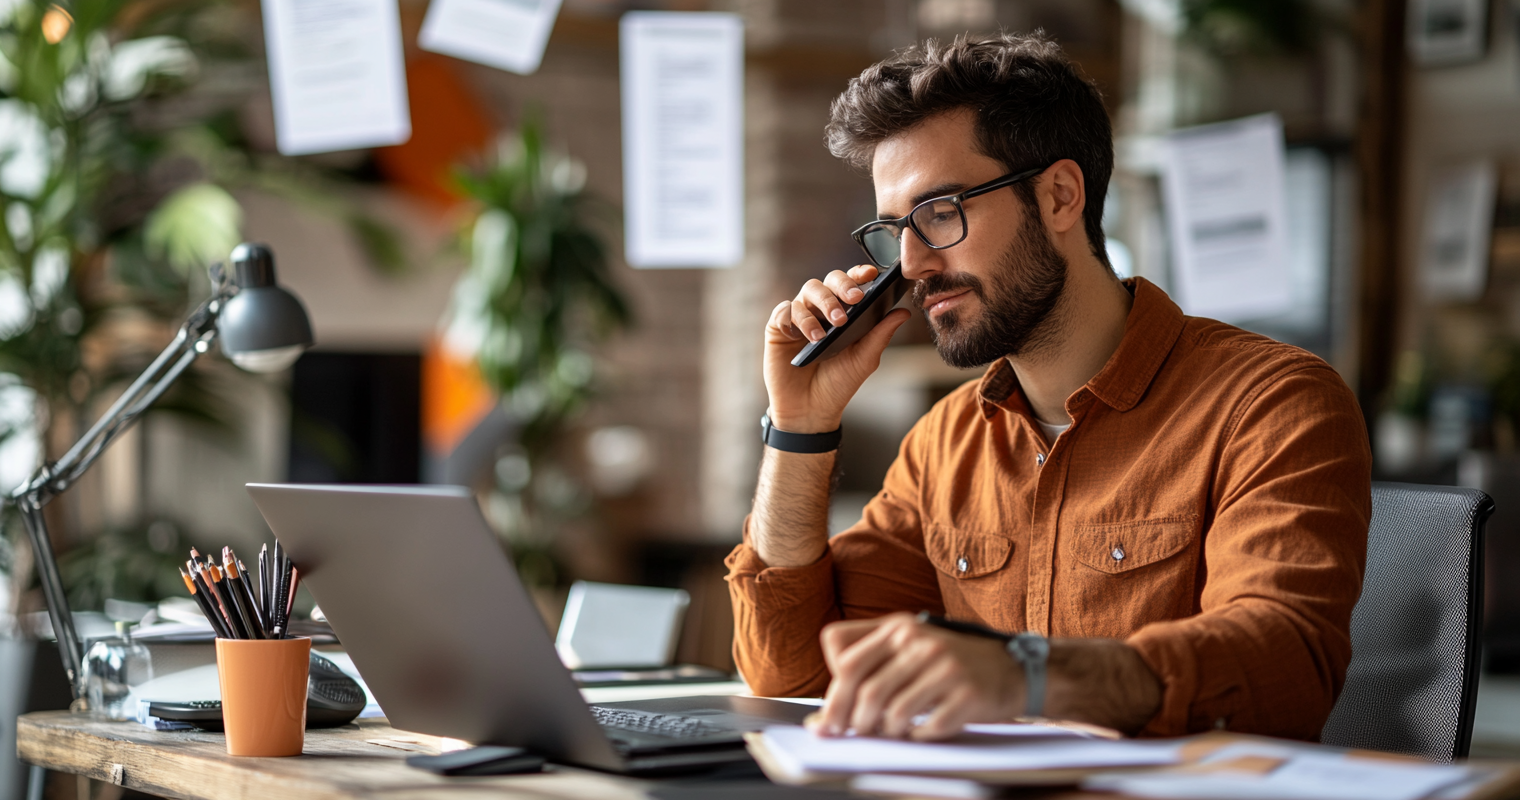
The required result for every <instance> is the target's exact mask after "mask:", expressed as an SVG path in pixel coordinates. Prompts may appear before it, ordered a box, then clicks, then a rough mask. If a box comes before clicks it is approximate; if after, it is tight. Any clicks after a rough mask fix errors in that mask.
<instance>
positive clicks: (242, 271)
mask: <svg viewBox="0 0 1520 800" xmlns="http://www.w3.org/2000/svg"><path fill="white" fill-rule="evenodd" d="M232 265H233V269H234V270H235V273H236V274H235V276H234V277H233V278H232V279H229V277H228V275H227V273H226V270H224V269H223V268H222V265H221V264H220V263H217V264H213V265H212V266H211V270H210V272H211V297H210V298H209V299H208V300H206V302H204V303H202V304H201V306H200V307H199V308H197V309H195V311H194V312H192V313H191V314H190V317H189V319H187V320H186V321H185V324H184V325H182V326H181V327H180V329H179V333H178V334H177V335H176V336H175V337H174V341H172V342H170V343H169V346H168V347H166V348H164V351H163V352H162V353H160V354H159V355H158V357H157V358H155V359H154V360H153V363H152V364H149V365H148V368H147V370H145V371H144V372H143V374H142V375H140V376H138V378H137V380H135V381H133V382H132V385H131V386H128V387H127V390H126V391H125V392H123V393H122V395H121V397H120V398H119V399H117V401H116V402H115V403H113V404H112V405H111V407H110V408H109V409H108V410H107V411H106V413H105V414H104V415H102V416H101V418H100V419H99V420H98V421H96V423H95V425H94V426H93V427H91V428H90V429H89V430H88V431H87V432H85V434H84V436H82V437H80V439H79V441H78V442H76V443H75V444H74V446H73V447H71V448H69V451H68V452H67V453H64V454H63V457H62V458H60V459H58V460H57V461H55V462H52V463H49V464H43V465H42V466H41V467H40V468H38V470H37V472H36V474H34V475H33V476H32V478H31V479H30V480H28V481H26V482H25V483H23V484H21V486H20V487H18V488H17V489H16V490H15V491H14V492H13V493H12V494H11V495H10V497H9V498H7V499H8V500H9V502H11V503H14V504H15V506H16V508H17V510H19V511H20V512H21V519H22V521H23V522H24V523H25V525H26V532H27V536H28V537H29V538H30V539H31V542H32V552H33V554H34V556H35V557H36V560H37V573H38V577H39V578H40V579H41V580H42V592H43V595H44V597H45V598H46V600H47V608H48V617H49V618H50V619H51V620H52V622H53V634H54V635H55V636H56V637H57V638H58V654H59V656H60V657H61V658H62V659H63V669H64V672H65V673H66V674H67V676H68V679H69V685H70V686H71V687H73V689H74V696H75V697H76V698H77V697H83V696H84V688H85V687H84V685H83V683H82V675H81V672H82V670H81V669H80V666H81V663H82V661H83V655H82V653H83V649H84V648H83V643H81V642H80V641H79V637H78V635H77V634H76V633H75V631H74V618H73V616H72V614H71V612H70V610H69V601H68V598H67V596H66V595H65V594H64V591H63V582H62V580H61V579H60V577H59V574H58V562H57V561H55V560H54V558H53V548H52V543H51V540H50V539H49V536H48V530H47V522H46V520H44V519H43V514H42V508H43V506H46V505H47V504H48V502H49V501H51V500H52V499H53V498H55V497H57V496H58V495H60V494H63V493H64V492H65V491H67V490H68V488H69V487H70V486H72V485H74V482H75V481H77V480H79V477H80V476H81V475H83V474H84V473H85V472H87V471H88V470H89V469H90V466H91V465H92V464H94V463H95V460H96V459H98V458H99V457H100V454H101V453H103V452H104V451H105V449H106V448H107V447H109V446H110V445H111V443H112V442H113V441H115V440H116V438H117V437H118V436H120V435H121V434H123V433H125V432H126V431H127V430H128V429H129V428H131V427H132V424H133V423H134V422H136V421H137V419H138V418H139V417H140V416H142V414H143V412H145V411H147V410H148V407H149V406H151V405H153V403H154V401H156V400H158V398H159V396H161V395H162V394H163V393H164V391H165V390H167V389H168V388H169V386H170V385H172V384H173V383H174V381H175V380H176V379H178V378H179V376H180V375H181V374H183V373H184V371H185V370H186V369H187V368H188V367H189V366H190V365H191V364H192V363H194V362H195V360H196V359H197V358H199V357H200V356H201V355H202V354H204V353H205V352H207V351H208V350H210V349H211V344H212V343H213V342H215V341H216V339H217V337H218V335H220V336H221V340H222V352H223V353H225V354H226V355H227V357H228V358H230V359H232V363H234V364H236V365H237V366H239V367H241V368H243V369H245V370H249V371H251V372H276V371H278V370H282V369H285V368H286V367H288V366H290V365H291V364H294V363H295V361H296V359H297V358H300V356H301V352H302V351H303V350H305V349H306V348H308V347H310V346H311V344H312V336H311V321H310V320H309V319H307V316H306V309H305V308H303V307H302V306H301V301H300V300H297V299H296V297H295V295H293V294H291V293H290V292H287V291H285V290H284V289H282V288H280V287H279V286H278V285H276V284H275V277H274V254H273V253H271V252H270V250H269V248H268V247H265V246H264V245H261V244H249V243H244V244H240V245H238V246H237V248H235V249H234V250H233V251H232Z"/></svg>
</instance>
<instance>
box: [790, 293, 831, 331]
mask: <svg viewBox="0 0 1520 800" xmlns="http://www.w3.org/2000/svg"><path fill="white" fill-rule="evenodd" d="M792 325H794V326H796V328H797V330H798V331H799V332H801V333H802V335H803V336H806V337H807V339H808V341H810V342H816V341H818V340H819V339H822V338H823V336H824V333H825V331H824V327H823V323H821V322H819V321H818V318H817V317H815V316H813V311H812V309H810V308H808V306H807V303H805V302H803V300H802V298H801V297H800V296H799V297H798V298H797V299H795V300H793V301H792Z"/></svg>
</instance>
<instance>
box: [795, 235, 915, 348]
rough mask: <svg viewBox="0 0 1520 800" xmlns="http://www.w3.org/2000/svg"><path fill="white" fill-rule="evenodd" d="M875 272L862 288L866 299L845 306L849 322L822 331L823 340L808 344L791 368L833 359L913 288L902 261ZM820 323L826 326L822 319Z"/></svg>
mask: <svg viewBox="0 0 1520 800" xmlns="http://www.w3.org/2000/svg"><path fill="white" fill-rule="evenodd" d="M877 270H878V271H877V274H876V280H873V281H871V282H870V283H869V284H867V285H866V287H865V293H866V296H865V297H863V298H861V300H860V302H859V303H856V304H855V305H853V306H845V316H846V317H848V319H846V320H845V321H844V322H843V323H840V324H839V325H836V326H833V327H828V328H825V333H824V335H823V338H822V339H819V340H818V341H816V342H808V344H807V347H804V348H802V352H800V353H798V354H797V356H796V357H795V358H793V359H792V366H794V367H805V366H807V365H809V364H811V363H813V362H814V361H817V360H818V359H819V357H821V356H824V355H827V356H828V357H830V358H832V357H834V356H836V355H838V354H839V353H840V351H842V350H844V349H845V348H846V347H849V346H850V345H852V344H854V343H855V342H857V341H859V340H860V338H861V337H862V336H865V335H866V334H867V333H869V332H870V330H871V329H872V328H874V327H876V323H878V322H881V320H882V318H883V317H885V316H886V315H887V312H889V311H891V310H892V309H893V308H895V307H896V306H897V304H898V302H899V301H901V300H902V298H903V295H905V294H907V293H908V289H909V288H910V287H911V286H912V282H911V281H905V280H903V276H902V262H901V261H898V262H897V263H895V264H893V265H892V266H891V267H890V268H888V269H885V270H882V269H881V268H879V267H878V268H877ZM820 322H824V324H825V325H827V324H828V323H827V322H826V321H823V320H820Z"/></svg>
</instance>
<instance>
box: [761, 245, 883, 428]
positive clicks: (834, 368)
mask: <svg viewBox="0 0 1520 800" xmlns="http://www.w3.org/2000/svg"><path fill="white" fill-rule="evenodd" d="M876 274H877V269H876V267H873V266H869V265H863V266H858V267H854V268H852V269H850V270H849V271H848V272H845V271H843V270H834V271H833V272H830V273H829V274H828V276H826V277H825V278H824V279H823V280H821V281H820V280H817V279H813V280H810V281H808V282H807V283H806V284H804V285H803V287H802V291H800V292H798V293H797V297H796V298H794V299H792V300H789V301H787V302H784V303H782V304H781V305H778V306H776V308H775V310H774V311H772V312H771V318H770V322H769V323H768V324H767V325H766V326H765V389H766V391H767V392H768V393H769V394H770V411H769V414H770V418H771V424H773V425H775V426H776V427H777V428H779V429H780V430H783V431H788V432H790V433H826V432H828V431H832V430H834V429H835V428H838V427H839V420H840V418H841V417H842V416H843V415H844V407H845V405H847V404H848V403H849V402H850V398H851V397H854V396H855V392H856V391H858V390H859V389H860V385H861V384H862V383H865V380H866V378H868V377H870V375H871V373H873V372H875V371H876V368H877V367H878V366H880V365H881V354H882V351H884V350H886V348H887V343H888V342H890V341H891V340H892V334H893V333H896V332H897V329H898V328H900V327H902V324H903V323H904V322H907V321H908V317H909V316H911V314H910V313H909V312H908V311H907V309H901V308H899V309H895V310H893V311H892V312H891V313H890V314H888V315H887V316H886V317H885V318H884V319H882V320H881V321H880V322H878V323H876V327H874V328H872V329H871V331H870V332H869V333H867V334H866V335H865V336H864V337H862V338H861V339H860V340H859V341H857V342H855V343H854V344H852V345H850V346H849V347H847V348H845V349H844V350H843V351H842V352H840V353H839V355H837V356H834V357H832V358H828V359H819V360H817V361H814V362H813V363H811V364H809V365H807V366H805V367H794V366H792V359H793V358H794V357H796V355H797V354H798V353H800V352H802V348H804V347H806V346H807V344H808V343H809V342H814V341H817V340H819V339H822V338H823V337H824V334H825V333H826V332H827V331H828V329H829V328H830V327H832V326H834V325H838V324H840V323H843V322H844V321H845V310H846V306H847V305H853V304H855V303H858V302H860V301H861V300H862V299H863V298H864V297H865V290H864V289H863V288H862V287H863V285H864V284H868V283H870V282H871V281H872V280H875V278H876Z"/></svg>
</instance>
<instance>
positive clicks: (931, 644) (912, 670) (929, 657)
mask: <svg viewBox="0 0 1520 800" xmlns="http://www.w3.org/2000/svg"><path fill="white" fill-rule="evenodd" d="M893 651H894V654H893V657H892V658H891V659H889V660H888V661H887V662H886V663H885V664H883V665H882V666H881V668H879V669H877V670H876V671H875V672H873V673H872V674H871V676H870V677H869V678H867V679H866V680H865V681H863V682H862V683H861V685H860V688H858V689H856V690H855V710H854V712H853V713H852V714H851V715H850V726H851V727H853V728H854V729H855V730H856V731H857V732H859V733H868V734H874V733H877V732H878V731H881V730H882V729H883V727H884V726H883V725H882V723H883V722H884V719H883V712H885V711H886V709H887V707H888V706H889V705H891V704H892V702H893V701H894V700H896V698H897V695H898V694H899V693H900V692H901V691H902V690H903V688H904V687H906V686H908V685H909V684H910V683H912V682H913V680H914V678H916V677H918V676H919V674H920V673H922V672H923V671H924V670H925V668H926V667H928V666H930V665H931V664H933V663H934V662H935V661H936V660H937V659H939V658H941V657H943V656H944V655H945V645H944V642H942V641H940V640H939V639H936V638H928V637H925V638H918V639H915V640H913V641H912V642H910V643H909V644H908V645H907V646H906V647H894V648H893Z"/></svg>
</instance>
